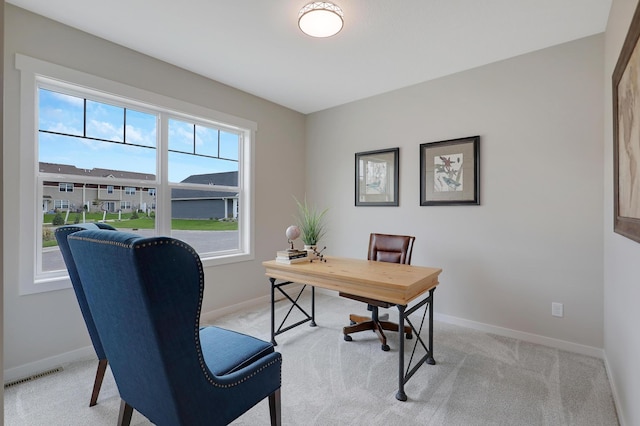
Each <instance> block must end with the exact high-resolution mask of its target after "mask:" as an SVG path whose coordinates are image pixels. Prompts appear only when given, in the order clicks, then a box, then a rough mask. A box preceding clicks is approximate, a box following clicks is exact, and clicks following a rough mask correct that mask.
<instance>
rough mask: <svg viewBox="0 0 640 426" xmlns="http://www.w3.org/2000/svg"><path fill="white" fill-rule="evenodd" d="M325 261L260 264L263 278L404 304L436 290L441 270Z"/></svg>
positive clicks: (352, 261)
mask: <svg viewBox="0 0 640 426" xmlns="http://www.w3.org/2000/svg"><path fill="white" fill-rule="evenodd" d="M325 259H326V260H327V261H326V262H320V261H317V260H316V261H313V262H303V263H294V264H291V265H289V264H284V263H278V262H276V261H275V260H268V261H265V262H262V265H263V266H264V267H265V269H266V272H265V275H266V276H268V277H270V278H276V279H280V280H285V281H293V282H298V283H301V284H310V285H313V286H316V287H321V288H326V289H329V290H335V291H342V292H345V293H351V294H355V295H358V296H363V297H369V298H372V299H377V300H383V301H385V302H390V303H395V304H400V305H406V304H408V303H409V302H410V301H411V300H413V299H415V298H416V297H418V296H419V295H421V294H422V293H424V292H425V291H428V290H431V289H433V288H434V287H436V286H437V285H438V284H439V282H438V276H439V275H440V273H441V272H442V269H440V268H429V267H424V266H412V265H401V264H398V263H388V262H375V261H371V260H362V259H348V258H343V257H332V256H325Z"/></svg>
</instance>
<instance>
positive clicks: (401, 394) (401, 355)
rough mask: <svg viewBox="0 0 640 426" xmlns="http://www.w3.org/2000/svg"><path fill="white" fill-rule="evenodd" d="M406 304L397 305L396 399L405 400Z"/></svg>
mask: <svg viewBox="0 0 640 426" xmlns="http://www.w3.org/2000/svg"><path fill="white" fill-rule="evenodd" d="M405 308H406V306H404V305H398V314H399V315H398V336H399V338H398V339H399V340H398V393H397V394H396V399H397V400H399V401H406V400H407V394H406V393H404V331H403V330H404V310H405Z"/></svg>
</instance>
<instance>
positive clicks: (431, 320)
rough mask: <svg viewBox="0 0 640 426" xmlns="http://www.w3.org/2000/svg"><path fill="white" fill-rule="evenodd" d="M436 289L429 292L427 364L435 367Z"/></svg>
mask: <svg viewBox="0 0 640 426" xmlns="http://www.w3.org/2000/svg"><path fill="white" fill-rule="evenodd" d="M435 290H436V289H435V288H432V289H431V290H429V357H428V358H427V364H429V365H435V364H436V360H435V359H434V358H433V292H434V291H435Z"/></svg>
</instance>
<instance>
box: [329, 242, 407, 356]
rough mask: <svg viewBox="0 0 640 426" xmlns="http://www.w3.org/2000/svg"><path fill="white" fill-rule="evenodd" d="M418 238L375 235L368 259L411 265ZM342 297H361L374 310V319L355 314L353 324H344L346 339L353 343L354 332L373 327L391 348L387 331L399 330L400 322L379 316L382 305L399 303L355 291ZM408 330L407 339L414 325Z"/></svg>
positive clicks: (370, 245) (352, 318)
mask: <svg viewBox="0 0 640 426" xmlns="http://www.w3.org/2000/svg"><path fill="white" fill-rule="evenodd" d="M415 239H416V238H415V237H411V236H407V235H388V234H371V236H370V237H369V254H368V256H367V259H368V260H376V261H379V262H391V263H402V264H406V265H410V264H411V252H412V251H413V242H414V241H415ZM339 294H340V296H342V297H347V298H349V299H354V300H358V301H360V302H364V303H366V304H367V305H368V309H369V310H370V311H371V318H369V317H363V316H361V315H356V314H351V315H349V320H350V321H351V325H350V326H348V327H344V328H343V330H342V332H343V333H344V340H346V341H347V342H350V341H351V340H352V338H351V336H350V334H352V333H358V332H360V331H365V330H373V331H374V332H375V333H376V334H377V335H378V338H379V339H380V341H381V342H382V350H383V351H388V350H389V345H387V338H386V336H385V335H384V331H383V330H388V331H398V328H399V326H398V324H396V323H393V322H390V321H383V320H381V319H380V317H379V313H378V308H390V307H392V306H395V305H394V304H393V303H388V302H383V301H381V300H375V299H369V298H367V297H361V296H356V295H353V294H347V293H342V292H340V293H339ZM404 333H405V334H406V338H407V339H411V337H412V334H411V327H409V326H405V327H404Z"/></svg>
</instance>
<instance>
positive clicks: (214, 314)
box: [200, 284, 303, 324]
mask: <svg viewBox="0 0 640 426" xmlns="http://www.w3.org/2000/svg"><path fill="white" fill-rule="evenodd" d="M302 286H303V284H292V285H290V286H288V287H287V289H290V290H291V291H292V293H293V291H295V290H297V289H299V288H301V287H302ZM275 299H276V302H277V301H279V300H282V299H284V296H283V295H282V294H279V293H276V295H275ZM269 303H271V295H270V294H269V295H266V296H261V297H257V298H255V299H251V300H246V301H244V302H240V303H236V304H235V305H231V306H226V307H224V308H219V309H214V310H213V311H208V312H203V313H202V314H201V315H200V323H202V324H208V323H211V322H214V321H215V320H216V319H217V318H220V317H223V316H225V315H229V314H232V313H234V312H237V311H240V310H242V309H246V308H251V307H253V306H259V305H262V304H269Z"/></svg>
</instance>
